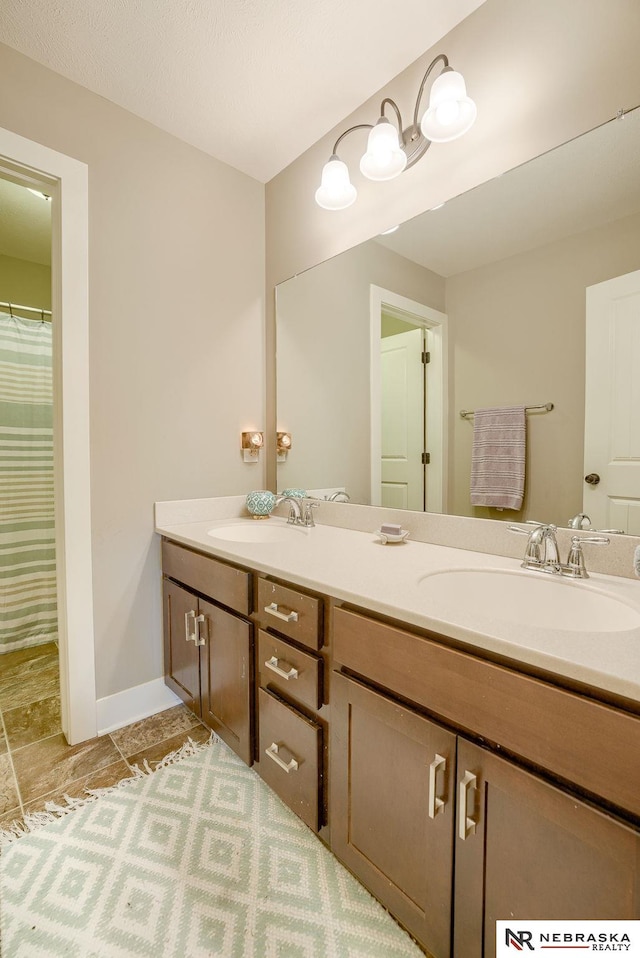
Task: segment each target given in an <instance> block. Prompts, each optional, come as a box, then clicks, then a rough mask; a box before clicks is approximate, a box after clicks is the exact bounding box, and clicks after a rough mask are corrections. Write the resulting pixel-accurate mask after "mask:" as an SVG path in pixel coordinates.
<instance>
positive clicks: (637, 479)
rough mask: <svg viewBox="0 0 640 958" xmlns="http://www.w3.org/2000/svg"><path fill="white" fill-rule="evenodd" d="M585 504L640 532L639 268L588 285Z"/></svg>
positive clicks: (604, 521) (603, 523)
mask: <svg viewBox="0 0 640 958" xmlns="http://www.w3.org/2000/svg"><path fill="white" fill-rule="evenodd" d="M590 474H595V475H596V476H599V477H600V481H599V482H598V483H597V485H590V484H589V483H587V482H586V481H585V482H584V493H583V509H584V511H585V512H586V513H587V515H589V516H590V517H591V521H592V524H593V526H594V527H595V528H596V529H621V530H622V531H623V532H627V533H630V534H631V535H640V270H637V271H636V272H633V273H627V274H626V275H625V276H618V277H616V278H615V279H611V280H608V281H607V282H606V283H599V284H598V285H597V286H590V287H589V288H588V289H587V352H586V395H585V444H584V475H585V477H586V476H588V475H590Z"/></svg>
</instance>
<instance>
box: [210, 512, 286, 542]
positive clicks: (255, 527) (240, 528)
mask: <svg viewBox="0 0 640 958" xmlns="http://www.w3.org/2000/svg"><path fill="white" fill-rule="evenodd" d="M302 531H303V530H302V529H301V528H299V527H296V526H294V525H290V524H289V523H287V522H285V521H284V520H282V519H278V518H273V517H271V518H269V519H238V520H236V521H235V522H227V523H224V524H221V525H219V526H215V527H214V528H213V529H209V531H208V533H207V535H209V536H211V538H212V539H225V540H226V541H227V542H282V541H284V540H285V539H288V538H289V537H290V536H295V535H296V534H298V535H299V534H300V533H301V532H302Z"/></svg>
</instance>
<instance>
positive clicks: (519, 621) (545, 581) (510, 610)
mask: <svg viewBox="0 0 640 958" xmlns="http://www.w3.org/2000/svg"><path fill="white" fill-rule="evenodd" d="M419 587H420V594H421V596H422V597H423V598H424V599H425V602H426V603H427V605H426V609H425V611H426V610H427V609H428V612H429V613H430V614H433V615H434V616H435V617H437V618H442V619H444V620H447V621H452V618H455V617H456V615H457V617H460V613H461V614H462V615H463V616H465V617H467V616H474V617H475V618H478V619H480V618H481V619H483V620H485V621H486V620H487V619H492V620H498V621H500V622H506V623H510V624H513V625H522V626H532V627H534V628H537V629H544V630H553V631H562V632H626V631H627V630H629V629H637V628H639V627H640V610H637V609H635V608H634V607H633V606H631V605H627V603H626V602H623V601H621V600H620V599H618V598H617V597H616V596H613V595H610V594H609V593H607V592H603V591H601V590H599V589H597V588H594V587H593V586H591V585H587V584H586V583H585V582H584V581H574V580H571V579H567V578H562V577H560V576H558V577H555V576H551V575H547V574H544V573H538V572H521V571H516V570H513V571H510V570H507V569H448V570H446V571H443V572H434V573H428V574H427V575H424V576H422V577H421V578H420V579H419Z"/></svg>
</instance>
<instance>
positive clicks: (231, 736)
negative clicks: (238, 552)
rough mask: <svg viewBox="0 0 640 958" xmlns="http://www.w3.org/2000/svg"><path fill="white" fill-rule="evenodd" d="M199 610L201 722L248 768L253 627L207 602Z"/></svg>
mask: <svg viewBox="0 0 640 958" xmlns="http://www.w3.org/2000/svg"><path fill="white" fill-rule="evenodd" d="M199 608H200V615H201V616H203V620H201V624H200V628H199V636H200V641H201V642H202V643H203V644H202V645H201V648H200V695H201V700H202V721H203V722H205V723H206V725H208V726H209V728H212V729H213V730H214V732H217V733H218V735H219V736H220V738H221V739H222V740H223V741H224V742H226V743H227V745H230V746H231V748H232V749H233V750H234V752H236V753H237V754H238V755H239V756H240V758H241V759H242V760H243V761H244V762H246V763H247V765H251V761H252V744H253V743H252V723H251V718H252V711H253V710H252V701H253V639H252V635H253V626H252V625H251V623H250V622H246V621H245V620H244V619H240V618H238V617H237V616H235V615H232V614H231V613H230V612H227V611H226V610H225V609H221V608H219V607H218V606H216V605H213V604H212V603H210V602H203V601H202V600H201V601H200V604H199Z"/></svg>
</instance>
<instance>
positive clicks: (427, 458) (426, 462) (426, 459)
mask: <svg viewBox="0 0 640 958" xmlns="http://www.w3.org/2000/svg"><path fill="white" fill-rule="evenodd" d="M430 462H431V453H430V452H423V453H422V465H423V466H428V465H429V463H430Z"/></svg>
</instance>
